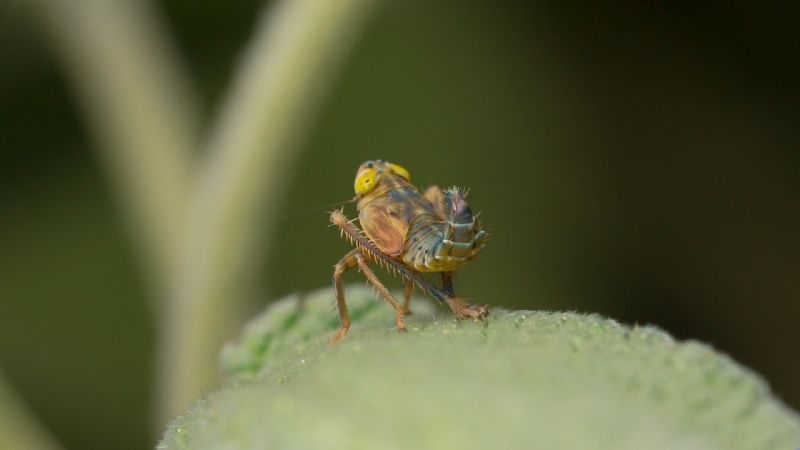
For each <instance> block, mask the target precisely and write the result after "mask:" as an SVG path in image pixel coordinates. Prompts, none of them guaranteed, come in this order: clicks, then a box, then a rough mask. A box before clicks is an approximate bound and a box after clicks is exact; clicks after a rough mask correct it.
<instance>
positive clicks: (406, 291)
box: [403, 279, 414, 316]
mask: <svg viewBox="0 0 800 450" xmlns="http://www.w3.org/2000/svg"><path fill="white" fill-rule="evenodd" d="M413 292H414V282H413V281H411V280H409V279H406V280H405V281H404V282H403V314H404V315H406V316H407V315H409V314H411V294H412V293H413Z"/></svg>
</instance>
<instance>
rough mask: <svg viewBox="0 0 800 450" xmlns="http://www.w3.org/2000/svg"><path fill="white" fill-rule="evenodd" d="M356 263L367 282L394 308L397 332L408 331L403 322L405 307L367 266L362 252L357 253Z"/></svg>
mask: <svg viewBox="0 0 800 450" xmlns="http://www.w3.org/2000/svg"><path fill="white" fill-rule="evenodd" d="M356 263H357V264H358V267H359V268H360V269H361V273H363V274H364V276H365V277H367V280H369V282H370V283H372V285H373V286H375V289H377V290H378V292H379V293H380V294H381V295H382V296H383V298H385V299H386V301H387V302H389V304H390V305H392V308H394V312H395V315H396V318H397V331H402V332H405V331H408V330H406V326H405V322H403V306H402V305H400V302H398V301H397V299H396V298H394V295H392V293H391V292H389V290H388V289H386V286H384V285H383V283H381V281H380V280H379V279H378V277H377V276H375V273H374V272H372V269H370V268H369V266H368V265H367V258H366V257H365V256H364V255H362V254H361V252H358V253H356Z"/></svg>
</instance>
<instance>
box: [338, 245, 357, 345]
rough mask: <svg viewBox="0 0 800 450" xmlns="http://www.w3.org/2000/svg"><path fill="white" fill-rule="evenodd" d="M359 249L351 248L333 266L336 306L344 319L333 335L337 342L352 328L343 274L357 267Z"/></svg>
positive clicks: (341, 318)
mask: <svg viewBox="0 0 800 450" xmlns="http://www.w3.org/2000/svg"><path fill="white" fill-rule="evenodd" d="M357 254H358V250H357V249H353V250H350V251H349V252H347V254H346V255H344V256H343V257H342V259H340V260H339V262H338V263H336V265H335V266H334V268H333V289H334V291H335V293H336V306H337V307H338V308H339V319H340V320H341V321H342V328H341V329H340V330H339V332H338V333H336V335H335V336H333V342H334V343H336V342H337V341H338V340H339V339H341V338H342V336H344V335H345V334H347V330H349V329H350V314H349V313H348V312H347V304H345V302H344V287H343V286H342V275H344V273H345V272H346V271H347V270H348V269H351V268H353V267H355V266H356V265H357V264H358V263H357V262H356V255H357Z"/></svg>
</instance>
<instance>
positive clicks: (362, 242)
mask: <svg viewBox="0 0 800 450" xmlns="http://www.w3.org/2000/svg"><path fill="white" fill-rule="evenodd" d="M330 221H331V223H332V224H334V225H336V226H338V227H339V228H340V229H341V231H342V234H343V235H344V236H346V237H347V238H348V240H350V241H351V242H352V243H354V244H355V245H357V246H358V248H359V249H360V252H367V253H369V255H370V256H371V257H374V258H375V260H376V261H378V262H379V263H383V264H385V265H386V266H387V267H389V268H391V269H392V270H396V271H398V272H400V273H401V274H402V275H403V277H405V278H406V279H407V280H412V281H413V282H414V284H416V285H417V286H419V287H420V288H421V289H422V290H423V291H427V292H430V293H431V294H432V295H433V296H434V297H436V298H437V299H438V300H440V301H442V302H445V303H447V304H448V305H449V306H450V309H452V310H453V312H454V313H455V314H456V316H457V317H458V318H460V319H469V318H471V319H483V318H485V317H486V316H488V315H489V310H488V309H486V307H485V306H483V305H471V304H470V303H469V302H467V301H466V300H465V299H463V298H456V297H453V296H452V295H449V294H448V293H446V292H445V291H444V290H443V289H441V288H439V287H438V286H434V285H433V284H431V283H429V282H428V281H427V280H425V279H423V278H422V277H420V276H419V274H418V273H416V272H414V271H413V270H411V269H409V268H408V267H406V266H404V265H402V264H400V263H399V262H397V261H396V260H394V259H393V258H391V257H390V256H389V255H387V254H386V253H384V252H383V251H381V250H380V249H379V248H377V247H376V246H375V244H373V243H372V242H371V241H370V240H369V239H367V238H366V236H364V235H363V234H362V233H361V230H359V229H358V228H357V227H356V226H355V225H353V224H352V223H351V222H350V221H349V220H347V217H346V216H345V215H344V214H342V212H341V211H338V210H337V211H333V212H332V213H331V217H330ZM365 266H366V264H365ZM368 270H369V269H368ZM370 273H371V271H370ZM373 276H374V274H373ZM376 281H377V278H376ZM384 289H385V288H384ZM387 292H388V291H387ZM389 295H390V296H391V294H389ZM392 298H394V297H392ZM390 303H391V302H390ZM348 326H349V325H348ZM345 332H346V331H345Z"/></svg>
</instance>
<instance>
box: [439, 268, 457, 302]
mask: <svg viewBox="0 0 800 450" xmlns="http://www.w3.org/2000/svg"><path fill="white" fill-rule="evenodd" d="M442 289H444V291H445V292H447V295H449V296H450V297H455V295H456V293H455V290H454V289H453V272H442Z"/></svg>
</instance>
